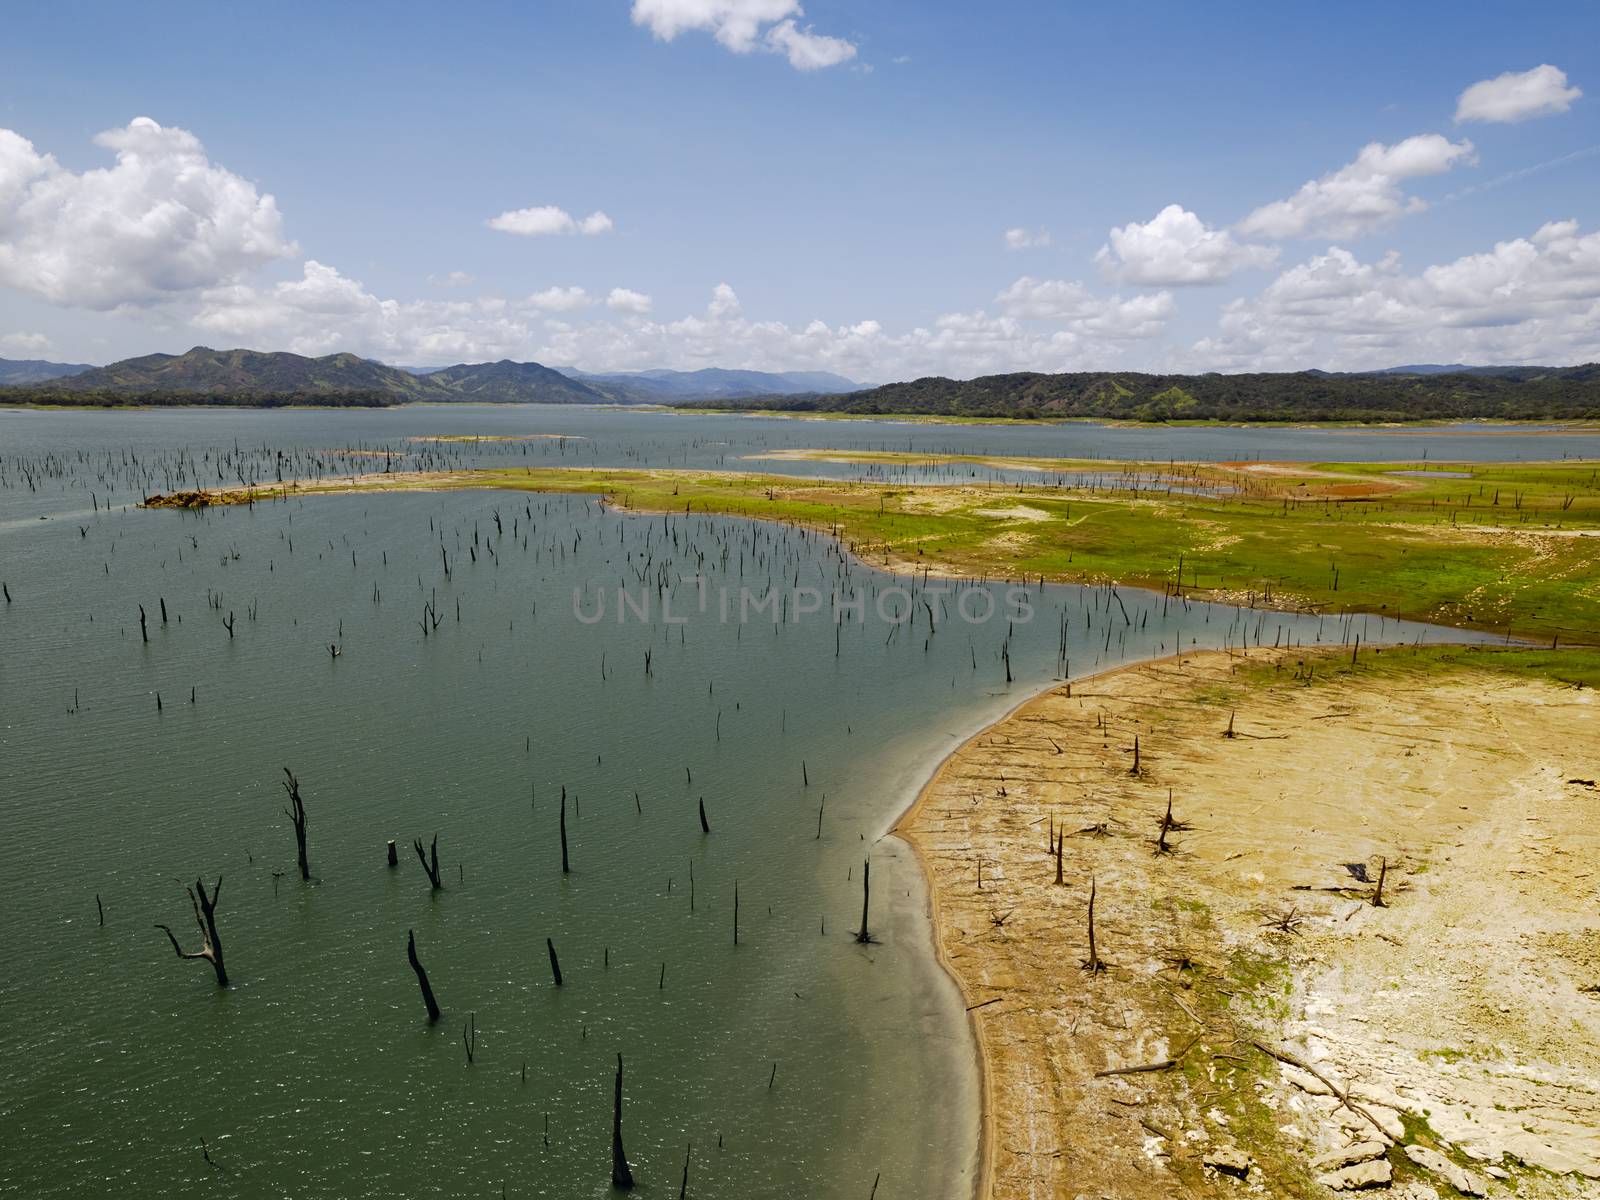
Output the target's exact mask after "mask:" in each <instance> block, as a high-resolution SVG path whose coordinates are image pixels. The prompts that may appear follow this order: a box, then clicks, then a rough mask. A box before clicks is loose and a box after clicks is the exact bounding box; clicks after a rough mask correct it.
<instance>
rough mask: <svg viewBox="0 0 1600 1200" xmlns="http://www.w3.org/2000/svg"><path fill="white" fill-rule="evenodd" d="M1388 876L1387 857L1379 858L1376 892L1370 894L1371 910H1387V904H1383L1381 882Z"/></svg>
mask: <svg viewBox="0 0 1600 1200" xmlns="http://www.w3.org/2000/svg"><path fill="white" fill-rule="evenodd" d="M1388 874H1389V860H1388V858H1387V857H1384V858H1380V859H1379V860H1378V887H1377V890H1376V891H1374V892H1373V893H1372V907H1373V908H1388V907H1389V906H1388V905H1387V904H1385V903H1384V902H1383V881H1384V878H1385V877H1386V876H1387V875H1388Z"/></svg>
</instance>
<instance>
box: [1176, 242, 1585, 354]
mask: <svg viewBox="0 0 1600 1200" xmlns="http://www.w3.org/2000/svg"><path fill="white" fill-rule="evenodd" d="M1195 351H1196V352H1197V355H1198V356H1199V358H1200V359H1201V360H1203V361H1204V362H1205V364H1206V365H1209V366H1212V367H1220V368H1223V369H1229V368H1233V369H1237V368H1240V367H1248V368H1249V369H1253V370H1273V369H1280V368H1285V367H1294V366H1310V365H1318V364H1322V363H1338V364H1340V365H1342V366H1367V367H1376V366H1391V365H1393V364H1394V363H1395V362H1419V361H1420V362H1469V363H1495V362H1510V363H1523V362H1541V363H1547V362H1557V363H1559V362H1577V361H1585V360H1595V359H1600V231H1593V232H1589V233H1584V232H1582V231H1581V229H1580V227H1579V225H1578V223H1577V222H1576V221H1553V222H1550V223H1549V224H1546V225H1544V226H1542V227H1541V228H1539V229H1538V230H1536V231H1535V232H1534V233H1532V234H1530V235H1528V236H1527V237H1520V238H1512V239H1510V240H1508V241H1504V242H1499V243H1496V245H1495V246H1494V248H1493V249H1491V250H1488V251H1484V252H1482V253H1479V254H1469V255H1465V256H1463V257H1461V258H1457V259H1455V260H1453V261H1451V262H1447V263H1440V264H1436V265H1434V266H1430V267H1427V268H1425V269H1424V270H1422V271H1421V272H1419V273H1415V274H1410V273H1407V272H1406V271H1405V270H1404V269H1403V268H1402V266H1401V263H1400V259H1399V257H1398V256H1397V255H1394V254H1389V255H1386V256H1385V257H1384V258H1382V259H1380V260H1378V261H1377V262H1364V261H1362V260H1361V259H1359V258H1357V257H1356V256H1355V255H1354V254H1352V253H1350V251H1348V250H1345V249H1343V248H1341V247H1338V246H1334V247H1331V248H1329V249H1328V250H1327V251H1326V252H1325V253H1323V254H1319V255H1315V256H1313V257H1312V258H1310V259H1308V260H1307V261H1306V262H1303V263H1300V264H1297V265H1296V266H1294V267H1291V268H1290V269H1289V270H1287V271H1285V272H1283V274H1282V275H1280V276H1279V277H1278V278H1277V279H1275V280H1274V281H1273V282H1272V283H1271V284H1270V285H1269V286H1268V287H1267V288H1266V289H1265V290H1264V291H1263V292H1262V293H1261V295H1260V296H1259V297H1256V298H1255V299H1253V300H1240V301H1235V302H1234V303H1232V304H1230V305H1229V306H1227V307H1226V308H1225V309H1224V311H1223V314H1222V318H1221V321H1220V332H1219V336H1217V337H1215V338H1209V339H1206V340H1205V341H1202V342H1201V343H1200V344H1198V345H1197V346H1196V347H1195Z"/></svg>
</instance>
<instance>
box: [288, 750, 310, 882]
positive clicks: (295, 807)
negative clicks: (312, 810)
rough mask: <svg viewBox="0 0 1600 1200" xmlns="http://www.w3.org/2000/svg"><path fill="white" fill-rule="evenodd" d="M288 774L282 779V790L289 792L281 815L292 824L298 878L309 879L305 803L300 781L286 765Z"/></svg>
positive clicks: (304, 880) (308, 880) (306, 880)
mask: <svg viewBox="0 0 1600 1200" xmlns="http://www.w3.org/2000/svg"><path fill="white" fill-rule="evenodd" d="M283 773H284V774H285V775H286V776H288V778H286V779H285V780H284V781H283V790H284V791H286V792H288V793H289V807H288V808H286V809H284V810H283V815H284V816H286V817H288V818H289V821H290V823H291V824H293V825H294V844H295V850H296V852H297V853H298V854H299V858H300V878H301V880H302V881H303V882H307V883H309V882H310V880H311V865H310V864H309V863H308V862H307V861H306V805H305V801H303V800H301V799H300V781H299V780H298V779H296V778H295V777H294V772H293V771H291V770H289V768H288V767H285V768H284V769H283Z"/></svg>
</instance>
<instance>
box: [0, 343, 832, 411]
mask: <svg viewBox="0 0 1600 1200" xmlns="http://www.w3.org/2000/svg"><path fill="white" fill-rule="evenodd" d="M9 367H15V371H14V372H12V371H8V370H5V368H9ZM0 371H3V372H4V373H3V374H0V385H3V384H5V383H13V384H16V385H19V386H27V387H29V388H30V389H39V390H48V391H49V393H50V394H47V395H45V396H43V397H39V398H37V400H36V402H47V403H66V404H70V403H85V404H99V403H116V402H118V400H119V398H127V400H136V401H137V402H139V403H156V404H160V403H168V404H194V403H214V404H229V403H236V404H287V403H301V404H304V403H311V404H363V405H373V404H376V405H383V404H399V403H405V402H407V401H431V402H436V403H448V402H453V401H456V402H461V401H476V402H485V403H495V404H617V403H621V404H641V403H664V402H671V401H674V400H682V399H686V398H709V397H731V396H752V395H767V394H784V395H787V394H792V393H795V392H808V391H819V390H834V389H837V390H848V389H851V388H854V387H856V386H857V385H856V384H855V383H853V382H852V381H851V380H848V379H846V378H844V377H843V376H842V375H833V374H829V373H828V372H822V371H818V372H806V371H795V372H787V373H783V374H773V373H768V372H762V371H728V370H722V369H720V368H707V369H704V370H700V371H667V370H660V371H648V372H641V373H639V374H626V373H619V374H614V375H589V374H586V373H584V372H580V371H576V370H568V371H565V372H563V371H557V370H553V369H552V368H550V367H546V366H544V365H542V364H540V363H536V362H512V361H511V360H509V359H502V360H500V361H499V362H490V363H457V364H455V365H454V366H449V367H439V368H428V369H424V368H418V367H391V366H387V365H385V364H384V363H380V362H375V361H374V360H372V359H368V358H362V357H360V356H359V355H355V354H348V353H345V354H328V355H324V356H322V357H320V358H311V357H307V356H305V355H300V354H291V353H288V352H287V351H261V350H213V349H211V348H210V347H209V346H196V347H194V349H192V350H189V351H187V352H186V353H184V354H146V355H142V356H140V357H138V358H125V359H123V360H121V361H120V362H114V363H111V364H110V365H108V366H104V367H90V366H85V365H73V364H65V363H61V364H55V363H37V362H28V363H16V364H8V363H6V362H5V360H0ZM13 374H14V375H15V378H11V377H10V376H11V375H13ZM12 395H13V396H14V395H16V393H15V392H13V393H12ZM7 398H11V397H8V396H7V395H6V394H5V393H3V392H0V400H3V399H7ZM29 399H35V398H34V397H32V396H31V395H30V397H29ZM124 402H125V401H124Z"/></svg>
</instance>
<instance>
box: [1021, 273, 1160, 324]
mask: <svg viewBox="0 0 1600 1200" xmlns="http://www.w3.org/2000/svg"><path fill="white" fill-rule="evenodd" d="M995 303H996V304H998V305H1000V307H1001V309H1002V310H1004V312H1005V313H1006V315H1007V316H1009V317H1022V318H1027V319H1030V320H1037V321H1058V322H1062V323H1063V324H1064V325H1065V326H1066V327H1067V328H1068V329H1071V330H1073V331H1076V332H1078V333H1093V334H1099V335H1101V336H1103V337H1109V338H1146V337H1152V336H1154V335H1155V334H1157V333H1160V332H1161V330H1162V329H1163V328H1164V327H1165V326H1166V322H1167V319H1168V318H1169V317H1170V316H1171V315H1172V313H1173V311H1174V310H1175V308H1176V305H1174V304H1173V301H1172V293H1171V292H1153V293H1150V294H1148V295H1140V296H1134V297H1132V298H1131V299H1128V300H1124V299H1123V298H1122V297H1120V296H1112V297H1109V298H1107V297H1102V296H1097V295H1095V294H1094V293H1093V292H1091V291H1090V290H1089V289H1088V288H1086V287H1084V285H1083V284H1081V283H1077V282H1074V281H1071V280H1066V279H1035V278H1034V277H1033V276H1031V275H1024V276H1022V278H1020V279H1018V280H1016V282H1014V283H1012V284H1011V285H1010V286H1009V287H1007V288H1006V289H1005V290H1004V291H1002V292H1001V293H1000V294H999V295H998V296H996V297H995Z"/></svg>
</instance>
